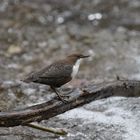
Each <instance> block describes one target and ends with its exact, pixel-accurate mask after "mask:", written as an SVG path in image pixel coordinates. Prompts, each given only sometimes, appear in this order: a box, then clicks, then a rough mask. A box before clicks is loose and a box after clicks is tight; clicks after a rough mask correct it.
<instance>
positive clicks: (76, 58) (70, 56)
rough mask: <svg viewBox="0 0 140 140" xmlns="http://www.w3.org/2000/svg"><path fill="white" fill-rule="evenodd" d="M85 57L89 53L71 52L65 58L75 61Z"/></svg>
mask: <svg viewBox="0 0 140 140" xmlns="http://www.w3.org/2000/svg"><path fill="white" fill-rule="evenodd" d="M87 57H89V55H84V54H80V53H75V54H71V55H69V56H67V59H68V60H70V61H71V62H73V63H75V62H76V61H77V60H78V59H81V58H87Z"/></svg>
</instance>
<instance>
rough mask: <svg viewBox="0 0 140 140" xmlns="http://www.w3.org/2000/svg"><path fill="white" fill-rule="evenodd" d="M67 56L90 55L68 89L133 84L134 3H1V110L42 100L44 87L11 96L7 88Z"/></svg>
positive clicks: (139, 68)
mask: <svg viewBox="0 0 140 140" xmlns="http://www.w3.org/2000/svg"><path fill="white" fill-rule="evenodd" d="M73 52H82V53H89V54H90V55H91V57H90V58H89V59H87V60H85V61H83V63H82V65H81V68H80V71H79V74H78V76H77V81H76V80H75V81H72V82H71V85H72V84H73V85H74V87H75V86H77V85H78V86H79V85H81V83H82V84H88V83H89V82H100V81H105V80H110V79H116V75H118V76H120V77H124V78H126V79H137V80H139V79H140V74H139V73H140V1H139V0H112V1H111V0H1V1H0V83H1V88H0V90H1V91H3V90H2V89H3V88H5V87H6V89H7V90H6V91H5V92H1V94H0V97H1V99H2V100H1V101H0V104H1V107H0V108H1V110H3V108H4V110H5V109H6V110H8V109H11V108H13V107H17V106H20V105H21V106H22V105H30V104H32V103H36V102H42V101H44V100H45V99H47V97H46V96H47V95H46V94H45V91H46V87H44V86H43V87H42V86H41V88H38V87H36V86H35V85H24V86H23V87H21V89H18V90H16V91H15V90H14V91H13V89H9V88H8V85H9V84H12V82H13V81H16V80H19V79H22V78H23V77H24V76H25V75H26V74H28V73H30V72H31V71H33V70H37V69H39V68H40V67H42V66H44V65H49V64H50V63H51V62H53V61H54V60H58V59H61V58H64V57H65V56H66V55H69V54H71V53H73ZM81 81H82V82H81ZM27 87H28V88H27ZM36 91H37V92H38V93H40V94H37V93H36V94H35V92H36ZM7 132H9V130H7ZM2 133H3V131H2ZM5 139H8V137H6V138H5ZM13 139H15V137H13ZM18 139H20V138H19V137H18ZM25 139H27V137H26V138H25ZM34 139H35V138H34ZM10 140H11V139H10Z"/></svg>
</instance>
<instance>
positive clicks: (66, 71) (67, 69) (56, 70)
mask: <svg viewBox="0 0 140 140" xmlns="http://www.w3.org/2000/svg"><path fill="white" fill-rule="evenodd" d="M71 72H72V66H71V65H67V64H62V63H57V64H52V65H50V66H49V67H47V68H44V69H43V70H42V71H41V74H40V76H39V77H40V78H59V77H68V76H70V75H71Z"/></svg>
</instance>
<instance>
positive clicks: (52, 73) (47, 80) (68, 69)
mask: <svg viewBox="0 0 140 140" xmlns="http://www.w3.org/2000/svg"><path fill="white" fill-rule="evenodd" d="M86 57H89V56H87V55H82V54H72V55H69V56H68V57H66V59H63V60H59V61H56V62H54V63H52V64H51V65H49V66H47V67H44V68H43V69H41V70H39V71H37V72H34V73H32V74H30V75H29V76H28V77H26V78H25V79H24V80H23V81H24V82H35V83H40V84H45V85H49V86H50V87H51V88H52V89H53V91H54V92H55V93H56V94H57V95H58V97H59V98H60V99H61V100H62V101H63V102H64V99H63V98H62V97H61V96H60V95H59V93H58V91H57V90H56V88H58V87H61V86H62V85H64V84H66V83H67V82H69V81H70V80H72V78H73V76H75V74H76V72H77V71H78V68H79V66H78V67H77V66H76V67H74V66H75V64H76V62H77V60H79V59H81V58H86ZM79 64H80V63H79ZM75 70H76V72H74V71H75Z"/></svg>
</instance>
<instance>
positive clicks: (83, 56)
mask: <svg viewBox="0 0 140 140" xmlns="http://www.w3.org/2000/svg"><path fill="white" fill-rule="evenodd" d="M87 57H90V55H82V56H80V58H87Z"/></svg>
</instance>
